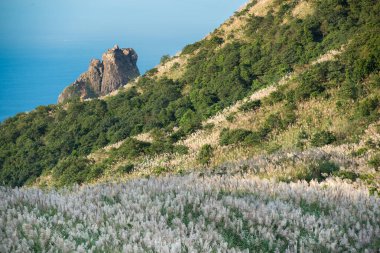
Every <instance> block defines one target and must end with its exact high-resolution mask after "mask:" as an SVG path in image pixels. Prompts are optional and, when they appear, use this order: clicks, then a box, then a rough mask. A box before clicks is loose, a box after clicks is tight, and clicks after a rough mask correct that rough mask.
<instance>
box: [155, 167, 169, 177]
mask: <svg viewBox="0 0 380 253" xmlns="http://www.w3.org/2000/svg"><path fill="white" fill-rule="evenodd" d="M168 171H169V168H166V167H156V168H154V169H153V174H155V175H156V176H159V175H161V174H163V173H166V172H168Z"/></svg>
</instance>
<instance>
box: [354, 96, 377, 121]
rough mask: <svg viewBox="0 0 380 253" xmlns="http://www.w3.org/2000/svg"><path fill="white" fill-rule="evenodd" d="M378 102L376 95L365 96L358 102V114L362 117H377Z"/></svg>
mask: <svg viewBox="0 0 380 253" xmlns="http://www.w3.org/2000/svg"><path fill="white" fill-rule="evenodd" d="M379 107H380V102H379V99H378V98H377V97H370V98H366V99H364V100H363V101H361V102H360V104H359V108H358V109H359V110H358V112H359V114H360V116H362V117H374V118H378V116H379V111H378V109H379Z"/></svg>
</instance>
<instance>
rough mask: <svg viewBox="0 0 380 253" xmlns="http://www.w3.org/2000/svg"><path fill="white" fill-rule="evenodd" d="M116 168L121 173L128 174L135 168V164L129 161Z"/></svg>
mask: <svg viewBox="0 0 380 253" xmlns="http://www.w3.org/2000/svg"><path fill="white" fill-rule="evenodd" d="M118 170H119V171H120V172H121V173H126V174H129V173H132V172H133V171H134V170H135V166H134V165H133V164H131V163H129V164H126V165H122V166H120V167H119V169H118Z"/></svg>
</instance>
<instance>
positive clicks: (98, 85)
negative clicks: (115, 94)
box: [58, 45, 140, 103]
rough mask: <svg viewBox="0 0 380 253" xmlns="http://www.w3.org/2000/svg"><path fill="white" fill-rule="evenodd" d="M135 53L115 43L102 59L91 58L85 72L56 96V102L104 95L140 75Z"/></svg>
mask: <svg viewBox="0 0 380 253" xmlns="http://www.w3.org/2000/svg"><path fill="white" fill-rule="evenodd" d="M137 58H138V56H137V54H136V52H135V50H133V49H132V48H122V49H120V48H119V46H118V45H115V46H114V47H113V48H112V49H109V50H108V51H107V52H106V53H104V54H103V56H102V61H100V60H97V59H93V60H91V62H90V66H89V68H88V70H87V72H85V73H83V74H82V75H80V77H79V78H78V79H77V80H76V81H75V82H74V83H72V84H71V85H69V86H68V87H66V88H65V89H64V90H63V92H62V93H61V94H60V95H59V97H58V103H62V102H64V101H65V100H67V99H70V98H74V97H80V98H81V99H86V98H94V97H98V96H104V95H107V94H109V93H110V92H112V91H114V90H117V89H118V88H120V87H121V86H123V85H125V84H127V83H128V82H129V81H130V80H132V79H134V78H136V77H138V76H139V75H140V72H139V69H138V68H137V65H136V63H137Z"/></svg>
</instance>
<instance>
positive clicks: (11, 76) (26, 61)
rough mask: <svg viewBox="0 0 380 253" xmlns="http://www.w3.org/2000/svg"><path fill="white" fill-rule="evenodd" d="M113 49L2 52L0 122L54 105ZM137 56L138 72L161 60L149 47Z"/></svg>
mask: <svg viewBox="0 0 380 253" xmlns="http://www.w3.org/2000/svg"><path fill="white" fill-rule="evenodd" d="M112 46H113V45H112V44H110V45H103V43H98V44H91V43H88V44H71V45H63V46H61V47H50V48H46V47H44V48H27V47H25V48H19V49H17V50H16V49H3V50H1V54H0V121H2V120H4V119H6V118H8V117H11V116H13V115H15V114H17V113H19V112H25V111H30V110H33V109H34V108H35V107H37V106H39V105H48V104H54V103H56V102H57V98H58V95H59V93H60V92H61V91H62V90H63V89H64V88H65V87H66V86H67V85H69V84H70V83H72V82H73V81H74V80H75V79H76V78H77V77H78V76H79V75H80V74H81V73H83V72H85V71H86V70H87V68H88V65H89V62H90V60H91V59H92V58H98V59H101V55H102V53H103V52H104V51H105V50H106V49H107V48H111V47H112ZM136 50H138V49H136ZM141 50H144V48H141ZM138 54H139V58H140V59H139V60H138V66H139V69H140V72H141V73H144V72H145V71H146V70H148V69H150V68H152V67H154V66H155V65H156V64H157V63H158V62H159V60H160V55H159V54H158V52H152V50H149V48H147V49H146V52H145V53H141V54H140V53H139V52H138Z"/></svg>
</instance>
